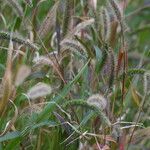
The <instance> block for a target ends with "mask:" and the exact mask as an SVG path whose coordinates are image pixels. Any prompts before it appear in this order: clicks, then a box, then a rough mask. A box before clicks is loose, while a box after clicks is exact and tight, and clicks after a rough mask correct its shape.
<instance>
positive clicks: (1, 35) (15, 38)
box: [0, 31, 39, 50]
mask: <svg viewBox="0 0 150 150" xmlns="http://www.w3.org/2000/svg"><path fill="white" fill-rule="evenodd" d="M0 39H2V40H7V41H9V40H10V39H11V40H12V41H13V42H16V43H18V44H23V45H25V46H28V47H30V48H31V49H34V50H38V49H39V47H38V46H36V45H35V44H33V43H31V42H30V41H29V40H26V39H23V38H20V37H18V36H15V35H13V36H11V34H10V33H8V32H3V31H0Z"/></svg>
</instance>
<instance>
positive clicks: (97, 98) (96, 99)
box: [87, 94, 107, 110]
mask: <svg viewBox="0 0 150 150" xmlns="http://www.w3.org/2000/svg"><path fill="white" fill-rule="evenodd" d="M87 103H88V104H91V105H95V106H97V107H99V108H101V109H102V110H104V109H105V108H106V105H107V100H106V99H105V98H104V97H103V96H102V95H100V94H94V95H92V96H90V97H89V98H88V99H87Z"/></svg>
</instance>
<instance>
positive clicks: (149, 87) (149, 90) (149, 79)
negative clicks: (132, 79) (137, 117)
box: [144, 72, 150, 95]
mask: <svg viewBox="0 0 150 150" xmlns="http://www.w3.org/2000/svg"><path fill="white" fill-rule="evenodd" d="M144 93H146V94H148V95H149V94H150V72H146V73H144Z"/></svg>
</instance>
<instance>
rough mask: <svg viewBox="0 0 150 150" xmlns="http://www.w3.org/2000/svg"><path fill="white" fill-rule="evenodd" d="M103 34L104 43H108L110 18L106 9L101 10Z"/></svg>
mask: <svg viewBox="0 0 150 150" xmlns="http://www.w3.org/2000/svg"><path fill="white" fill-rule="evenodd" d="M101 27H102V28H101V32H102V33H101V34H102V39H103V40H104V42H108V40H109V37H110V17H109V14H108V12H107V9H106V8H102V10H101Z"/></svg>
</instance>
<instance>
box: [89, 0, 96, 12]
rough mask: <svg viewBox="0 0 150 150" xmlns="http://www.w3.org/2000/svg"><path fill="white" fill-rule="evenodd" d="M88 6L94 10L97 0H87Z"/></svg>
mask: <svg viewBox="0 0 150 150" xmlns="http://www.w3.org/2000/svg"><path fill="white" fill-rule="evenodd" d="M88 5H89V8H92V9H93V10H96V8H97V0H88Z"/></svg>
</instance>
